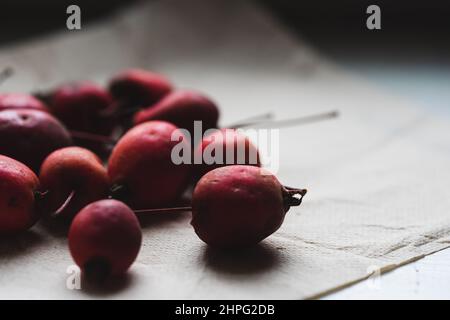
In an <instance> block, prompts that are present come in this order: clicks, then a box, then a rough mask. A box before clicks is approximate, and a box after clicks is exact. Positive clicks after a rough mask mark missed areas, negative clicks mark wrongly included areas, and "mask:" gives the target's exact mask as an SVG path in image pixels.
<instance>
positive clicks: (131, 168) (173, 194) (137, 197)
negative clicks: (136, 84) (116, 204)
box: [108, 121, 191, 209]
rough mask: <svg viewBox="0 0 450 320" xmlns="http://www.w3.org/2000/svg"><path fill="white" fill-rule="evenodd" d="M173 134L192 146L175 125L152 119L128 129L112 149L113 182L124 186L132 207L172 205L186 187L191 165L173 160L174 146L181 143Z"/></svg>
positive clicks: (110, 175) (110, 161) (110, 170)
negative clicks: (176, 134) (174, 139)
mask: <svg viewBox="0 0 450 320" xmlns="http://www.w3.org/2000/svg"><path fill="white" fill-rule="evenodd" d="M175 131H176V132H175ZM174 133H178V134H179V137H181V140H180V142H181V143H183V144H185V146H186V148H187V149H188V148H190V146H189V144H188V142H187V141H186V139H185V137H184V135H183V134H182V133H181V132H179V129H178V128H177V127H176V126H174V125H173V124H171V123H168V122H164V121H150V122H145V123H143V124H140V125H138V126H136V127H134V128H132V129H131V130H130V131H128V132H127V133H126V134H125V135H124V136H123V137H122V139H120V141H119V142H118V143H117V145H116V146H115V148H114V150H113V151H112V154H111V157H110V159H109V163H108V174H109V178H110V182H111V184H112V185H113V186H114V185H123V186H125V189H126V190H127V194H128V196H127V198H126V199H123V200H124V201H125V202H126V203H128V204H129V205H130V206H131V207H132V208H133V209H148V208H161V207H164V206H168V205H171V204H173V203H174V202H175V201H177V200H178V199H179V198H180V196H181V194H182V193H183V191H184V190H185V189H186V188H187V186H188V184H189V179H190V172H191V171H190V168H191V166H190V165H189V164H180V165H176V164H174V163H173V161H172V159H171V153H172V149H173V147H174V146H175V145H177V144H178V143H180V142H179V141H172V139H171V137H172V134H174Z"/></svg>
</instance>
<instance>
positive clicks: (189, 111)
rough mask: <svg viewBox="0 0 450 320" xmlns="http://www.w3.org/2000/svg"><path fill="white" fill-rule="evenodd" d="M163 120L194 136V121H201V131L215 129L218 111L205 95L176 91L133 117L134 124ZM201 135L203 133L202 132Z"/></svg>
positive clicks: (190, 91)
mask: <svg viewBox="0 0 450 320" xmlns="http://www.w3.org/2000/svg"><path fill="white" fill-rule="evenodd" d="M152 120H164V121H168V122H170V123H173V124H174V125H176V126H177V127H179V128H180V129H186V130H188V131H189V133H190V134H191V137H193V136H194V121H201V123H202V129H203V131H206V130H208V129H211V128H217V122H218V120H219V109H218V107H217V106H216V104H215V103H214V102H213V101H212V100H211V99H209V98H208V97H206V96H205V95H203V94H201V93H199V92H195V91H192V90H176V91H173V92H171V93H169V94H168V95H166V96H165V97H164V98H163V99H161V100H160V101H159V102H157V103H156V104H155V105H152V106H150V107H148V108H146V109H144V110H142V111H140V112H138V113H137V114H136V115H135V117H134V124H135V125H137V124H140V123H142V122H145V121H152ZM202 133H203V132H202Z"/></svg>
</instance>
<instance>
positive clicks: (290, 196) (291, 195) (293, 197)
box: [284, 186, 308, 207]
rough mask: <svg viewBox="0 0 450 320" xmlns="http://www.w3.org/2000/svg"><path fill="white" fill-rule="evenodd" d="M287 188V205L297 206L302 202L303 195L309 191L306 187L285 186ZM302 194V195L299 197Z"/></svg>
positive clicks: (285, 197) (285, 200)
mask: <svg viewBox="0 0 450 320" xmlns="http://www.w3.org/2000/svg"><path fill="white" fill-rule="evenodd" d="M284 188H285V190H286V194H285V196H284V204H285V205H286V206H287V207H295V206H299V205H301V204H302V200H303V197H304V196H305V194H306V193H307V192H308V190H306V189H297V188H291V187H286V186H285V187H284ZM298 195H300V197H297V196H298Z"/></svg>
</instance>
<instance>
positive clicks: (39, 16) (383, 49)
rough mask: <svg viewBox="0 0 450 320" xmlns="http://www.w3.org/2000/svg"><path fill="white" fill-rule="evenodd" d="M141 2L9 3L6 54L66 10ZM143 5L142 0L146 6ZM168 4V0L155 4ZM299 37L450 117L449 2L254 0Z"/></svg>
mask: <svg viewBox="0 0 450 320" xmlns="http://www.w3.org/2000/svg"><path fill="white" fill-rule="evenodd" d="M136 1H137V0H134V1H133V0H108V1H102V0H100V1H89V0H78V1H75V0H72V1H66V0H40V1H32V0H29V1H27V0H2V1H1V4H0V49H1V47H4V46H8V45H11V44H12V43H17V42H21V41H27V40H29V39H31V38H33V37H37V36H40V35H42V34H45V33H50V32H54V31H56V30H58V29H60V28H64V27H65V19H66V15H65V14H61V13H64V12H65V10H66V8H67V6H68V5H70V4H77V5H79V6H80V7H81V8H82V21H83V24H86V23H93V22H96V21H99V20H101V19H104V18H105V17H107V16H109V15H111V14H113V13H114V12H117V11H119V10H122V9H123V8H124V7H126V6H129V5H131V4H132V3H133V2H136ZM141 1H142V0H141ZM148 1H163V0H148ZM254 1H255V2H259V3H260V5H262V6H265V7H266V8H267V9H268V10H270V12H272V13H273V15H274V16H275V17H276V19H278V20H279V21H280V23H282V24H283V25H284V26H285V27H286V29H288V30H290V31H291V32H292V33H293V34H294V35H296V36H298V37H301V38H302V39H306V40H307V41H308V42H309V43H310V44H312V45H313V46H314V47H315V48H317V49H318V51H319V52H320V53H321V54H322V55H324V56H326V57H328V58H330V59H331V60H334V61H335V62H337V63H338V64H340V65H342V66H343V67H345V68H347V69H349V70H351V71H354V72H357V73H360V74H362V75H363V76H365V77H368V78H370V79H372V80H373V81H374V82H376V83H378V84H379V85H381V86H383V87H384V88H386V89H387V90H392V91H393V92H395V93H400V94H407V95H410V96H411V97H412V98H413V99H416V100H419V102H423V103H425V104H427V105H428V106H429V107H430V108H435V110H437V111H438V112H445V113H450V111H449V109H450V108H448V107H447V102H446V101H448V100H450V93H448V91H449V90H448V88H449V86H450V41H449V40H450V3H449V2H448V1H445V0H428V1H418V0H396V1H387V0H378V1H375V0H373V1H368V0H340V1H324V0H318V1H317V0H316V1H309V0H308V1H306V0H304V1H291V0H254ZM371 4H376V5H378V6H380V7H381V21H382V30H375V31H370V30H368V29H367V28H366V27H365V20H366V18H367V14H366V13H365V12H366V8H367V7H368V6H369V5H371Z"/></svg>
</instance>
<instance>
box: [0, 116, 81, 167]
mask: <svg viewBox="0 0 450 320" xmlns="http://www.w3.org/2000/svg"><path fill="white" fill-rule="evenodd" d="M71 144H72V139H71V137H70V134H69V132H68V131H67V130H66V128H65V127H64V126H63V125H62V124H61V123H60V122H59V121H58V120H57V119H55V118H54V117H53V116H51V115H50V114H48V113H46V112H42V111H38V110H29V109H20V110H19V109H17V110H4V111H0V154H3V155H6V156H8V157H11V158H13V159H16V160H18V161H20V162H22V163H24V164H25V165H27V166H28V167H30V168H31V169H32V170H33V171H34V172H36V173H38V172H39V169H40V167H41V164H42V162H43V161H44V159H45V158H46V157H47V156H48V155H49V154H50V153H52V152H53V151H55V150H57V149H60V148H63V147H67V146H69V145H71Z"/></svg>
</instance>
